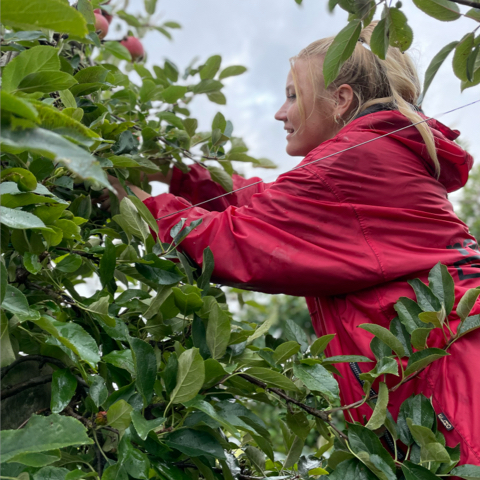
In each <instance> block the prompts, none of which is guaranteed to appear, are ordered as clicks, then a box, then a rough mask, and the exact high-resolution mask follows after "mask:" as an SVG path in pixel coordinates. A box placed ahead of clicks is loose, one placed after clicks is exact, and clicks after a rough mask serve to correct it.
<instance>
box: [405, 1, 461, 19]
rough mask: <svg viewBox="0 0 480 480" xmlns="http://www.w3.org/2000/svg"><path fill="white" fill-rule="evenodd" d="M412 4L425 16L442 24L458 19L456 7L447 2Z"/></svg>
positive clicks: (417, 2) (415, 2)
mask: <svg viewBox="0 0 480 480" xmlns="http://www.w3.org/2000/svg"><path fill="white" fill-rule="evenodd" d="M413 3H414V4H415V5H416V6H417V7H418V8H419V9H420V10H422V11H423V12H425V13H426V14H427V15H430V16H431V17H433V18H436V19H437V20H441V21H442V22H451V21H453V20H457V19H458V18H460V9H459V8H458V5H457V4H456V3H453V2H449V1H448V0H413Z"/></svg>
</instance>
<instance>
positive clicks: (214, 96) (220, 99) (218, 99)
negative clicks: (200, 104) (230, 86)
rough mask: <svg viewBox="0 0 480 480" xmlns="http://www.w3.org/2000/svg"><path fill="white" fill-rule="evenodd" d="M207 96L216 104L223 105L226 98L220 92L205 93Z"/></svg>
mask: <svg viewBox="0 0 480 480" xmlns="http://www.w3.org/2000/svg"><path fill="white" fill-rule="evenodd" d="M207 97H208V99H209V100H210V101H211V102H213V103H217V104H218V105H225V104H226V103H227V99H226V97H225V95H224V94H223V93H222V92H212V93H207Z"/></svg>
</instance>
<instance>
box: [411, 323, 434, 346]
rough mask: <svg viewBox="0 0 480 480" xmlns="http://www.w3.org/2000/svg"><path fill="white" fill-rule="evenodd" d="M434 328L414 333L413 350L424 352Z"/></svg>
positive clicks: (420, 329)
mask: <svg viewBox="0 0 480 480" xmlns="http://www.w3.org/2000/svg"><path fill="white" fill-rule="evenodd" d="M432 330H433V329H432V328H417V329H415V330H414V331H413V332H412V337H411V342H412V346H413V348H415V349H417V350H424V349H425V348H426V344H427V338H428V336H429V335H430V332H431V331H432Z"/></svg>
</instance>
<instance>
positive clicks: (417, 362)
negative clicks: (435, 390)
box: [405, 348, 450, 375]
mask: <svg viewBox="0 0 480 480" xmlns="http://www.w3.org/2000/svg"><path fill="white" fill-rule="evenodd" d="M447 355H450V354H449V353H447V352H446V351H445V350H442V349H441V348H427V349H425V350H422V351H421V352H415V353H414V354H413V355H412V356H411V357H410V358H409V359H408V365H407V368H406V369H405V375H410V374H411V373H413V372H416V371H417V370H420V369H422V368H424V367H426V366H427V365H430V363H432V362H434V361H435V360H438V359H439V358H442V357H446V356H447Z"/></svg>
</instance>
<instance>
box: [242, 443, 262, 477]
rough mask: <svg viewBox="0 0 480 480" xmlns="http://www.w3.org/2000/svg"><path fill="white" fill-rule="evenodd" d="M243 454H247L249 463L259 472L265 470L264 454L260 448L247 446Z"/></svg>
mask: <svg viewBox="0 0 480 480" xmlns="http://www.w3.org/2000/svg"><path fill="white" fill-rule="evenodd" d="M245 454H246V455H247V458H248V459H249V460H250V462H251V464H252V465H253V466H254V467H255V469H256V470H257V471H258V472H259V473H261V472H263V471H264V470H265V455H264V453H263V452H262V451H261V450H259V449H258V448H255V447H251V446H248V447H247V448H246V449H245Z"/></svg>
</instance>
